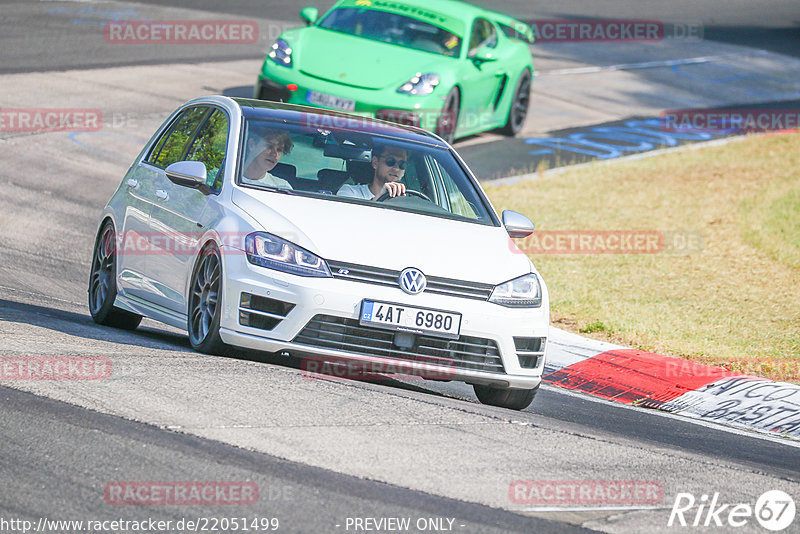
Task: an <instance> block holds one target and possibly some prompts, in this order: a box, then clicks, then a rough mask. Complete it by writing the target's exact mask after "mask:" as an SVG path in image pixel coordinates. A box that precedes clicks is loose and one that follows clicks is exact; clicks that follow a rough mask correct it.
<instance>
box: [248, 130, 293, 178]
mask: <svg viewBox="0 0 800 534" xmlns="http://www.w3.org/2000/svg"><path fill="white" fill-rule="evenodd" d="M293 146H294V144H293V143H292V139H291V138H290V137H289V134H287V133H286V132H280V131H276V130H265V131H263V132H258V133H251V135H250V136H249V138H248V140H247V151H246V153H245V166H244V171H243V172H242V181H243V182H245V183H251V184H259V185H267V186H271V187H281V188H284V189H292V185H291V184H290V183H289V182H287V181H286V180H284V179H283V178H280V177H278V176H275V175H274V174H272V172H271V171H272V170H273V169H274V168H275V166H276V165H277V164H278V162H279V161H280V160H281V158H282V157H283V156H284V155H285V154H288V153H290V152H291V151H292V147H293Z"/></svg>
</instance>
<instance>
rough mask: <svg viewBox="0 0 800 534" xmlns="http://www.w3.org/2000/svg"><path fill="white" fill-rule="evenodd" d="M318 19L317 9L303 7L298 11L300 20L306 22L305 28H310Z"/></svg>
mask: <svg viewBox="0 0 800 534" xmlns="http://www.w3.org/2000/svg"><path fill="white" fill-rule="evenodd" d="M317 17H319V9H317V8H316V7H304V8H303V9H301V10H300V18H301V19H303V20H304V21H306V25H307V26H311V25H312V24H314V23H315V22H316V21H317Z"/></svg>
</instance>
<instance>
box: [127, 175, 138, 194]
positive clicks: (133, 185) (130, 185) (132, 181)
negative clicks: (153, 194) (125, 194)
mask: <svg viewBox="0 0 800 534" xmlns="http://www.w3.org/2000/svg"><path fill="white" fill-rule="evenodd" d="M125 184H126V185H127V186H128V189H131V190H133V191H135V190H137V189H139V181H138V180H136V179H134V178H128V181H127V182H125Z"/></svg>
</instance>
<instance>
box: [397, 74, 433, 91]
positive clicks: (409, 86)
mask: <svg viewBox="0 0 800 534" xmlns="http://www.w3.org/2000/svg"><path fill="white" fill-rule="evenodd" d="M439 81H440V80H439V75H438V74H434V73H432V72H427V73H425V74H422V73H420V72H418V73H416V74H415V75H414V76H413V77H412V78H411V79H410V80H408V81H407V82H406V83H404V84H403V85H401V86H400V88H399V89H398V90H397V92H398V93H404V94H407V95H415V96H423V95H429V94H431V93H432V92H433V90H434V89H435V88H436V86H437V85H439Z"/></svg>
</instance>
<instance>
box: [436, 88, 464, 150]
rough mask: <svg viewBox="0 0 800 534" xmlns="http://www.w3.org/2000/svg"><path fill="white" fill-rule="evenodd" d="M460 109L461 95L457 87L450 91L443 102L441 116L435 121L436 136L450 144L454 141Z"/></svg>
mask: <svg viewBox="0 0 800 534" xmlns="http://www.w3.org/2000/svg"><path fill="white" fill-rule="evenodd" d="M460 108H461V95H460V94H459V92H458V88H457V87H453V88H452V89H450V92H449V93H447V98H445V100H444V106H443V107H442V114H441V115H440V116H439V120H438V121H436V135H438V136H439V137H441V138H442V139H444V140H445V141H447V142H448V143H452V142H453V141H454V140H455V134H456V123H457V122H458V112H459V110H460Z"/></svg>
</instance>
